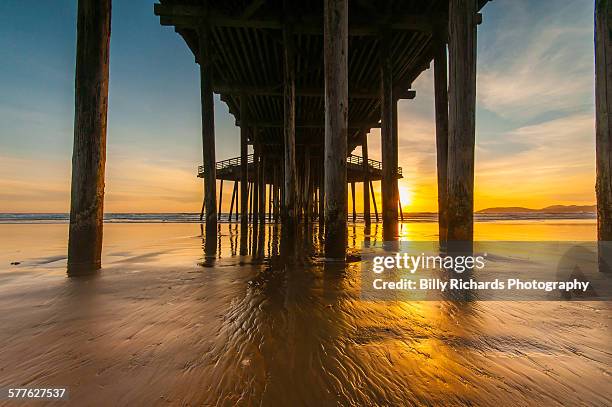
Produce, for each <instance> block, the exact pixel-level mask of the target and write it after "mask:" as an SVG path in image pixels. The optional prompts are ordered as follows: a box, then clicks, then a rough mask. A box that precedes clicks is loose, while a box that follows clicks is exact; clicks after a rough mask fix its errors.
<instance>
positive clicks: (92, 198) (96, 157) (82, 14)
mask: <svg viewBox="0 0 612 407" xmlns="http://www.w3.org/2000/svg"><path fill="white" fill-rule="evenodd" d="M110 34H111V0H79V3H78V15H77V52H76V72H75V76H76V78H75V118H74V146H73V150H72V186H71V188H72V190H71V194H70V229H69V237H68V273H69V274H81V273H87V272H91V271H95V270H97V269H99V268H100V267H101V254H102V230H103V220H104V171H105V164H106V127H107V120H106V119H107V111H108V71H109V44H110Z"/></svg>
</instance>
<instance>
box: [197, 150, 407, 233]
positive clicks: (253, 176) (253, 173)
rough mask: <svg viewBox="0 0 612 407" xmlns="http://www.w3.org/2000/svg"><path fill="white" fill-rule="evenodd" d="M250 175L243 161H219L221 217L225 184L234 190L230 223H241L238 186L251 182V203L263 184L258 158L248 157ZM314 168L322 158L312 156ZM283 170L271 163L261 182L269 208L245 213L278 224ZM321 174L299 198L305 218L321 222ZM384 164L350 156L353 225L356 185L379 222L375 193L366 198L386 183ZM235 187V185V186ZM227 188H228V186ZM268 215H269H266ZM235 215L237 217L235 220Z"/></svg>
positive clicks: (348, 170)
mask: <svg viewBox="0 0 612 407" xmlns="http://www.w3.org/2000/svg"><path fill="white" fill-rule="evenodd" d="M246 157H247V160H246V161H247V167H246V168H247V171H246V174H247V175H246V177H244V178H243V175H242V174H243V168H242V157H234V158H229V159H227V160H222V161H217V163H216V165H215V174H216V179H217V180H219V181H220V187H221V188H220V191H219V205H218V208H219V210H218V213H220V212H221V206H222V203H223V202H222V199H223V185H224V183H230V185H231V186H232V196H231V204H230V211H229V214H228V220H232V219H234V220H236V221H237V220H238V214H239V209H238V207H239V204H238V202H239V196H240V195H239V190H240V189H239V187H238V185H239V184H240V182H242V180H243V179H246V180H247V183H246V185H247V189H246V190H247V192H246V194H245V196H246V201H247V202H251V199H253V198H252V194H253V192H254V188H257V185H258V183H259V182H260V178H258V176H257V174H258V168H257V164H256V163H255V154H248V155H247V156H246ZM310 160H311V162H310V164H309V167H310V168H315V164H314V163H316V162H318V161H320V160H321V157H317V156H311V157H310ZM281 171H282V168H281V167H280V165H279V164H278V162H277V161H273V160H269V161H268V162H266V163H265V165H264V167H263V173H264V175H263V178H262V179H261V180H262V182H263V184H264V188H263V190H264V191H267V192H266V193H267V196H266V198H265V202H266V203H267V207H266V206H264V207H262V208H259V207H257V205H256V206H255V207H254V208H253V207H252V205H251V206H250V209H247V210H246V211H245V213H249V214H250V215H252V214H253V213H255V214H257V215H255V216H259V215H258V214H259V212H260V211H263V212H264V213H267V215H268V220H272V215H273V214H274V215H275V216H274V221H275V222H277V221H278V216H277V215H278V213H280V208H281V206H282V202H281V199H280V198H281V196H282V188H283V184H282V182H281V179H280V176H279V175H280V174H281ZM319 175H320V174H317V173H314V172H311V173H310V177H308V179H309V182H303V183H301V184H300V185H299V187H300V191H298V192H299V193H298V196H299V197H301V198H302V199H301V200H300V199H298V202H299V204H300V207H299V208H298V211H299V210H302V212H303V215H304V216H306V213H307V212H310V214H311V216H310V217H308V218H309V219H319V217H322V216H323V212H322V211H320V210H319V199H320V197H321V196H322V194H321V190H322V189H321V186H322V182H323V180H322V178H321V177H320V176H319ZM197 176H198V177H199V178H205V177H206V167H205V166H203V165H200V166H198V173H197ZM382 177H383V173H382V162H381V161H377V160H372V159H368V160H367V164H366V161H365V160H364V158H363V157H360V156H358V155H355V154H350V155H349V156H348V157H347V159H346V179H347V183H348V184H349V185H351V191H352V197H353V199H352V203H353V208H352V209H353V210H352V218H353V221H354V220H355V218H356V213H355V184H356V183H362V184H363V188H364V206H366V205H367V206H369V204H370V200H372V201H373V203H374V208H375V212H376V213H375V215H376V219H378V209H377V205H376V197H375V195H374V194H373V193H372V195H371V199H366V197H370V195H369V194H370V193H369V191H370V190H372V188H371V185H372V182H373V181H380V180H382ZM395 178H396V179H401V178H402V167H397V168H396V172H395ZM232 183H233V184H232ZM226 185H227V184H226ZM240 193H241V192H240ZM205 206H206V202H205V201H204V202H203V204H202V211H201V212H200V220H203V218H204V210H205ZM399 206H400V211H401V202H399ZM266 211H267V212H266ZM232 215H234V217H235V218H234V217H232ZM366 216H367V217H369V216H370V211H369V208H368V209H367V210H364V218H365V217H366Z"/></svg>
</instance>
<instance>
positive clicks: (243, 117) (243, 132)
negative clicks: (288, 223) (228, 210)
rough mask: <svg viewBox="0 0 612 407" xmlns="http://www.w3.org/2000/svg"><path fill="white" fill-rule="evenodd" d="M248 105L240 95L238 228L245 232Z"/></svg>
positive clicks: (246, 223) (247, 218) (247, 182)
mask: <svg viewBox="0 0 612 407" xmlns="http://www.w3.org/2000/svg"><path fill="white" fill-rule="evenodd" d="M247 123H248V105H247V99H246V96H244V95H241V96H240V228H241V233H246V230H247V228H248V224H249V214H248V212H249V191H248V189H249V156H248V148H247V141H248V140H247V139H248V127H247V126H248V124H247Z"/></svg>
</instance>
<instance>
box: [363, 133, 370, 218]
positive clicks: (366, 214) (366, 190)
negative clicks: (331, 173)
mask: <svg viewBox="0 0 612 407" xmlns="http://www.w3.org/2000/svg"><path fill="white" fill-rule="evenodd" d="M361 154H362V155H363V220H364V222H365V225H366V226H369V225H370V224H371V223H372V219H371V217H370V166H369V164H368V163H369V160H370V159H369V156H368V133H367V132H365V131H364V132H363V141H362V142H361Z"/></svg>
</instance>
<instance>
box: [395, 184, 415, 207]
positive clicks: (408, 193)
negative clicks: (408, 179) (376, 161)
mask: <svg viewBox="0 0 612 407" xmlns="http://www.w3.org/2000/svg"><path fill="white" fill-rule="evenodd" d="M398 188H399V195H400V202H401V204H402V207H404V206H410V205H412V201H413V198H414V192H412V189H411V188H410V187H408V186H406V185H399V186H398Z"/></svg>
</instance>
